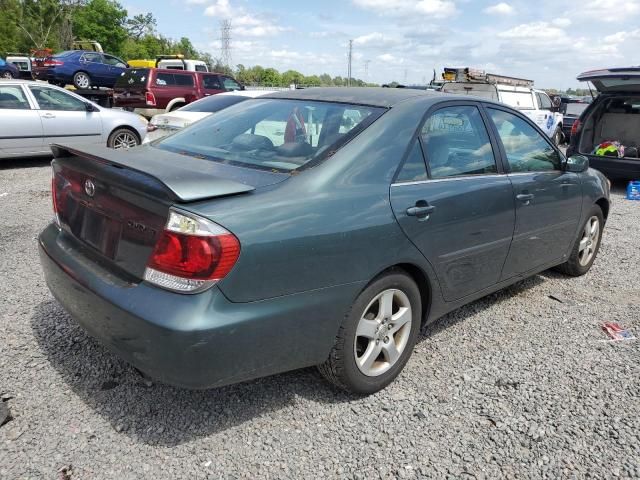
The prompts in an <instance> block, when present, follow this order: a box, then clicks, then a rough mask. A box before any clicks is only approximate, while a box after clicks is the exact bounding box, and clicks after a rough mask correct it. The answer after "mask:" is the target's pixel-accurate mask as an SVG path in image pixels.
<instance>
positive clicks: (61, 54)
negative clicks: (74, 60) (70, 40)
mask: <svg viewBox="0 0 640 480" xmlns="http://www.w3.org/2000/svg"><path fill="white" fill-rule="evenodd" d="M74 53H78V51H77V50H66V51H64V52H59V53H56V54H55V55H52V56H51V58H64V57H68V56H70V55H73V54H74Z"/></svg>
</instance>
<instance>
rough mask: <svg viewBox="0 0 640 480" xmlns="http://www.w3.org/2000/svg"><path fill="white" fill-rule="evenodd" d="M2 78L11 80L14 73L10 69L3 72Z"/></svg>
mask: <svg viewBox="0 0 640 480" xmlns="http://www.w3.org/2000/svg"><path fill="white" fill-rule="evenodd" d="M2 78H4V79H5V80H11V79H13V74H12V73H11V72H9V71H7V72H2Z"/></svg>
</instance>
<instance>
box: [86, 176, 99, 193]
mask: <svg viewBox="0 0 640 480" xmlns="http://www.w3.org/2000/svg"><path fill="white" fill-rule="evenodd" d="M84 193H86V194H87V195H89V196H90V197H93V196H94V195H95V194H96V186H95V185H94V184H93V182H92V181H91V180H89V179H88V178H87V179H86V180H85V181H84Z"/></svg>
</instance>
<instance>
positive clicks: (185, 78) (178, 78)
mask: <svg viewBox="0 0 640 480" xmlns="http://www.w3.org/2000/svg"><path fill="white" fill-rule="evenodd" d="M174 78H175V83H176V85H178V86H179V87H193V76H191V75H181V74H176V75H174Z"/></svg>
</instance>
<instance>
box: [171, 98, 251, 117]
mask: <svg viewBox="0 0 640 480" xmlns="http://www.w3.org/2000/svg"><path fill="white" fill-rule="evenodd" d="M244 100H249V97H241V96H240V95H213V96H211V97H206V98H203V99H202V100H198V101H197V102H193V103H190V104H189V105H186V106H184V107H182V108H180V109H179V110H180V111H181V112H209V113H213V112H217V111H219V110H222V109H224V108H227V107H230V106H231V105H235V104H236V103H240V102H242V101H244Z"/></svg>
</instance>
